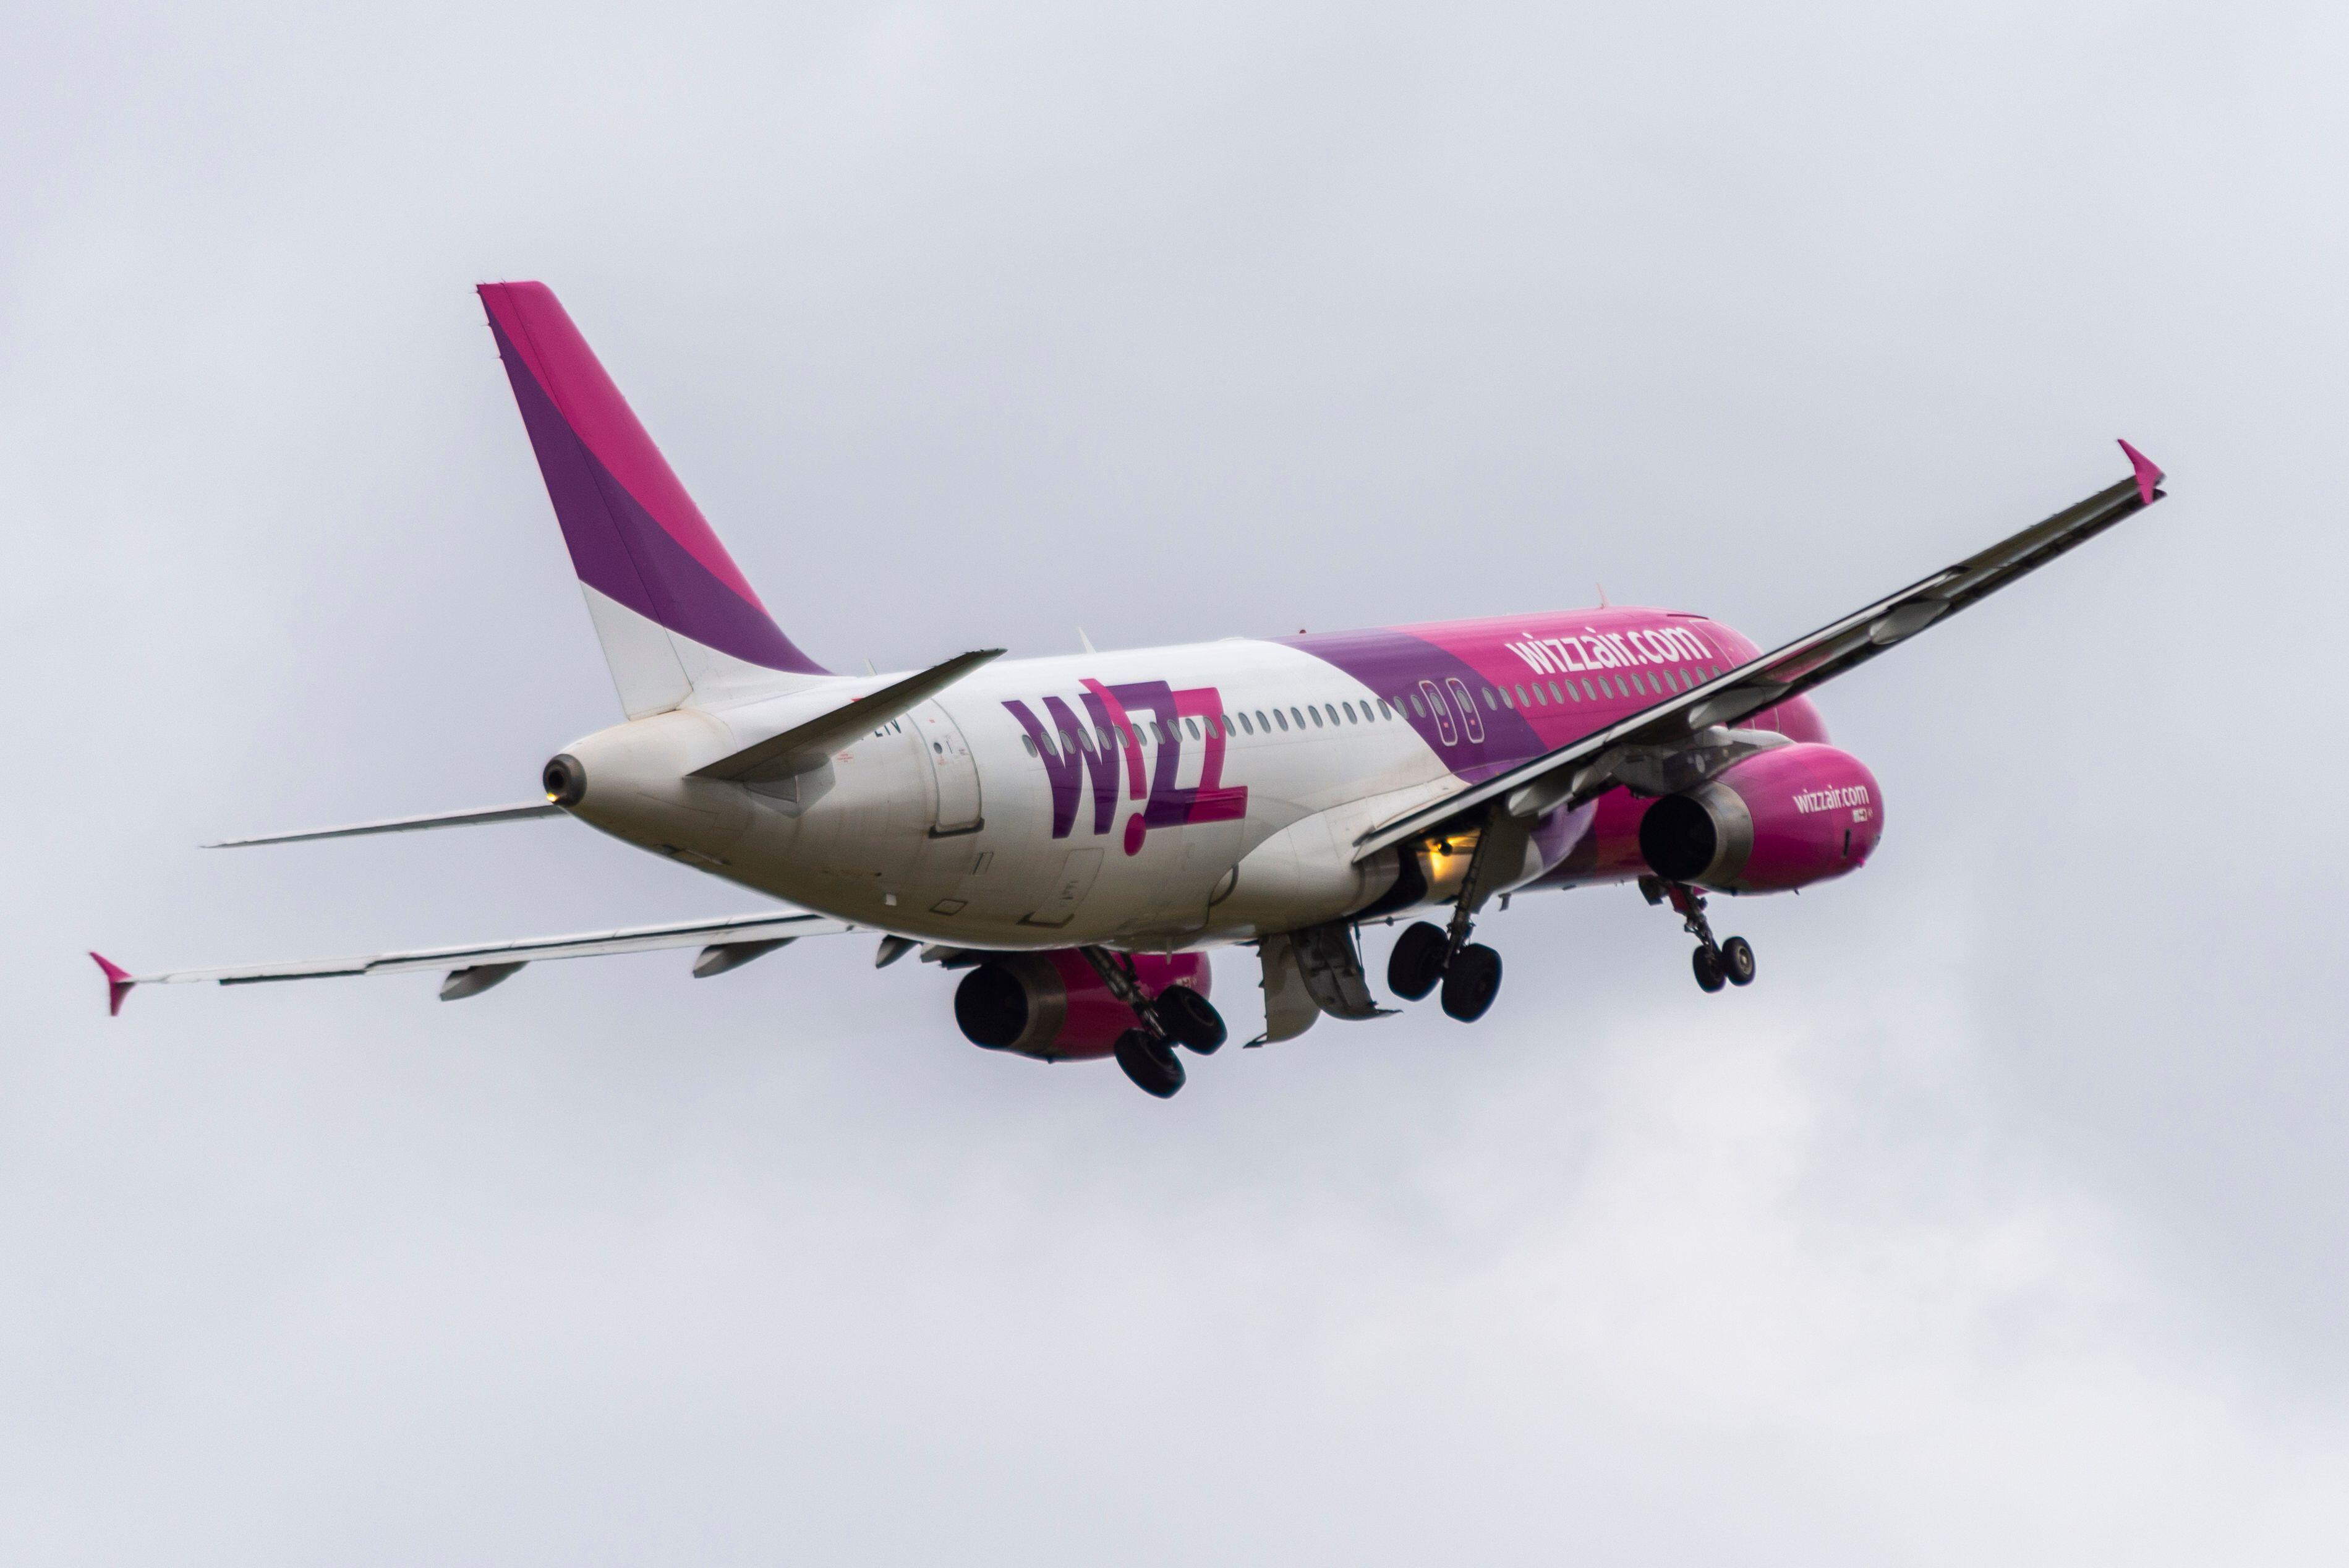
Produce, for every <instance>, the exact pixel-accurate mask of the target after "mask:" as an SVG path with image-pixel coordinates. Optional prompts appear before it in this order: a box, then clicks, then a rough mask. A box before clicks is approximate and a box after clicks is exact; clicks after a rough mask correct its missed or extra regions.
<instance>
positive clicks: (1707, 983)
mask: <svg viewBox="0 0 2349 1568" xmlns="http://www.w3.org/2000/svg"><path fill="white" fill-rule="evenodd" d="M1689 965H1690V967H1692V968H1693V969H1694V970H1695V971H1696V983H1697V985H1699V986H1700V987H1701V988H1702V989H1704V990H1706V991H1718V990H1720V989H1721V988H1722V987H1723V985H1728V984H1729V976H1728V975H1723V973H1722V972H1721V960H1720V959H1719V958H1718V957H1716V956H1714V954H1713V949H1712V948H1710V947H1700V948H1698V949H1697V950H1696V951H1695V952H1694V953H1692V954H1689Z"/></svg>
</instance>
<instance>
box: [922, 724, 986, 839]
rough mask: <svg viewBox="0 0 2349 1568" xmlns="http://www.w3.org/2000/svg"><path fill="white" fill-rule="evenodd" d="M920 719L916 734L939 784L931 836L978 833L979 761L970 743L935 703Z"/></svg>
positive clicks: (944, 836)
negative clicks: (972, 752)
mask: <svg viewBox="0 0 2349 1568" xmlns="http://www.w3.org/2000/svg"><path fill="white" fill-rule="evenodd" d="M917 717H918V722H919V725H920V727H919V728H918V729H917V730H916V734H918V735H919V736H920V737H921V738H922V749H923V751H924V752H925V753H926V754H927V755H928V757H929V759H930V776H931V778H932V779H935V780H936V783H937V792H936V796H935V797H934V799H935V801H936V811H935V814H934V815H933V817H932V819H931V822H930V836H931V837H932V838H934V839H943V838H947V837H948V836H950V835H952V834H955V833H975V832H977V831H978V828H979V823H980V820H981V818H980V816H979V810H978V807H979V801H978V758H974V757H973V756H971V754H970V744H969V742H968V741H966V740H964V739H963V738H962V731H961V729H960V728H958V727H957V726H956V724H955V721H954V717H953V716H952V715H950V714H948V713H947V710H946V709H945V708H942V707H939V706H938V705H937V704H936V703H934V702H930V703H924V704H923V705H922V707H920V708H919V709H918V710H917Z"/></svg>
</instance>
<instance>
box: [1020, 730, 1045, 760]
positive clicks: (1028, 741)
mask: <svg viewBox="0 0 2349 1568" xmlns="http://www.w3.org/2000/svg"><path fill="white" fill-rule="evenodd" d="M1019 744H1020V745H1022V746H1024V747H1026V748H1028V755H1029V756H1030V757H1037V756H1040V755H1042V754H1041V753H1040V752H1039V751H1038V750H1037V749H1036V738H1035V737H1034V736H1032V735H1023V736H1021V737H1020V738H1019Z"/></svg>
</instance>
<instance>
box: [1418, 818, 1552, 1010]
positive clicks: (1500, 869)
mask: <svg viewBox="0 0 2349 1568" xmlns="http://www.w3.org/2000/svg"><path fill="white" fill-rule="evenodd" d="M1531 831H1532V824H1531V823H1529V822H1528V821H1527V820H1526V819H1524V818H1522V817H1513V816H1511V815H1509V813H1508V812H1507V811H1506V810H1505V809H1503V808H1502V807H1499V806H1495V807H1494V808H1493V809H1492V810H1490V811H1487V812H1486V813H1485V823H1484V827H1483V828H1482V830H1480V831H1479V832H1478V833H1477V835H1476V852H1475V854H1473V855H1471V856H1470V857H1469V860H1468V876H1467V880H1466V881H1464V882H1462V883H1461V884H1460V896H1459V899H1458V900H1457V902H1455V903H1454V904H1453V906H1452V921H1451V924H1450V926H1449V927H1448V928H1447V927H1444V926H1439V925H1436V924H1433V923H1431V922H1428V921H1424V920H1423V921H1421V922H1419V923H1417V924H1415V925H1413V926H1412V927H1411V928H1410V929H1408V930H1407V931H1405V932H1404V933H1403V934H1402V936H1401V937H1400V938H1399V939H1398V940H1397V941H1396V943H1395V945H1394V952H1393V953H1392V954H1390V955H1389V956H1388V958H1387V988H1388V989H1389V990H1391V991H1392V992H1393V993H1394V994H1395V995H1398V996H1401V997H1402V999H1403V1000H1404V1001H1406V1002H1416V1001H1418V1000H1419V999H1420V998H1421V997H1423V996H1424V995H1427V994H1428V993H1429V992H1430V991H1433V990H1434V989H1435V988H1436V987H1437V985H1442V986H1443V988H1444V991H1443V997H1442V1006H1443V1007H1444V1012H1445V1014H1446V1015H1448V1016H1451V1017H1454V1018H1457V1019H1459V1020H1460V1021H1461V1022H1462V1023H1464V1024H1473V1023H1475V1021H1476V1020H1477V1019H1479V1018H1481V1017H1483V1016H1485V1012H1486V1010H1487V1009H1489V1008H1490V1007H1491V1006H1493V998H1494V997H1495V996H1496V995H1499V994H1500V990H1501V955H1500V954H1497V953H1495V952H1494V951H1493V950H1492V949H1491V948H1489V947H1487V946H1485V944H1482V943H1480V942H1471V941H1469V940H1468V936H1469V934H1470V933H1471V932H1473V931H1474V930H1475V919H1476V912H1477V911H1478V910H1480V909H1482V908H1483V907H1484V906H1485V900H1486V899H1488V898H1490V897H1492V896H1493V893H1494V892H1495V887H1496V885H1497V884H1499V883H1500V882H1502V881H1503V880H1504V879H1505V878H1507V877H1511V876H1514V875H1515V874H1516V872H1518V869H1519V867H1521V866H1522V865H1523V864H1524V861H1525V851H1526V838H1527V836H1528V835H1529V834H1530V832H1531Z"/></svg>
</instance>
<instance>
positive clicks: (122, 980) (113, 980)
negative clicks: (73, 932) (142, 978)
mask: <svg viewBox="0 0 2349 1568" xmlns="http://www.w3.org/2000/svg"><path fill="white" fill-rule="evenodd" d="M90 956H91V957H92V958H95V959H96V960H98V967H99V968H100V969H103V970H105V971H106V1016H108V1017H109V1018H111V1017H116V1016H119V1015H120V1014H121V1012H122V998H124V997H125V996H128V995H130V987H132V986H133V985H138V984H139V982H138V981H136V980H133V979H132V978H131V977H130V971H129V970H128V969H125V968H123V967H122V966H121V965H119V964H117V963H115V962H113V961H112V960H111V959H109V958H108V957H107V956H106V954H102V953H93V954H90Z"/></svg>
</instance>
